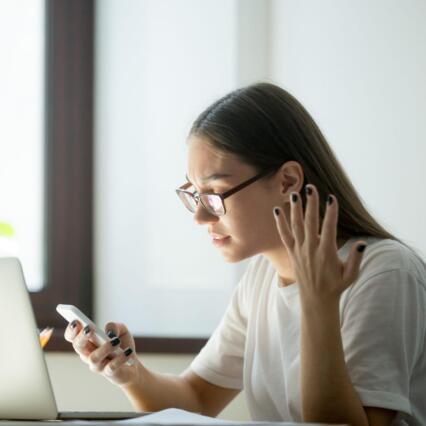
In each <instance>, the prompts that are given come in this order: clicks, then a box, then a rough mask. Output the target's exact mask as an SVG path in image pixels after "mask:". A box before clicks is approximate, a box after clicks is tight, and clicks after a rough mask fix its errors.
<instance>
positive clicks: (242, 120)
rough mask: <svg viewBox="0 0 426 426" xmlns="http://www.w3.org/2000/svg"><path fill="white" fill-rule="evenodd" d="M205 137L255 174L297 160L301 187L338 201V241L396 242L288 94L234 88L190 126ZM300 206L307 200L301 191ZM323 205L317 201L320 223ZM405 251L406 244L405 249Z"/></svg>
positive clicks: (268, 88)
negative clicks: (313, 188) (358, 238)
mask: <svg viewBox="0 0 426 426" xmlns="http://www.w3.org/2000/svg"><path fill="white" fill-rule="evenodd" d="M192 134H193V135H197V136H201V137H204V138H205V139H207V140H208V141H209V143H212V144H213V145H214V146H215V147H216V148H218V149H220V150H222V151H225V152H231V153H233V154H237V155H238V156H239V157H240V158H241V160H242V161H244V162H246V163H248V164H250V165H252V166H254V167H255V168H256V169H257V170H258V171H259V172H262V171H267V170H271V169H278V168H279V167H280V166H281V165H282V164H283V163H285V162H286V161H291V160H293V161H297V162H298V163H299V164H300V165H301V166H302V168H303V171H304V174H305V175H304V184H303V186H305V185H306V184H307V183H311V184H313V185H315V186H316V188H317V189H318V192H319V196H320V200H325V197H326V196H327V195H328V194H333V195H335V196H336V197H337V199H338V201H339V221H338V226H337V237H338V238H342V239H348V238H351V237H356V236H372V237H377V238H387V239H392V240H396V241H399V242H400V243H401V244H404V245H405V246H407V245H406V244H405V243H404V242H402V241H400V240H399V239H398V238H396V237H395V236H394V235H392V234H391V233H390V232H388V231H386V230H385V229H384V228H383V227H382V226H381V225H380V224H379V223H378V222H377V221H376V220H375V219H374V218H373V217H372V216H371V214H370V213H369V212H368V211H367V209H366V208H365V207H364V205H363V203H362V201H361V198H360V196H359V195H358V193H357V191H356V189H355V188H354V186H353V185H352V183H351V181H350V180H349V178H348V176H347V175H346V173H345V171H344V170H343V168H342V166H341V165H340V163H339V162H338V160H337V158H336V156H335V154H334V152H333V150H332V149H331V147H330V146H329V144H328V143H327V141H326V139H325V137H324V135H323V134H322V133H321V130H320V129H319V128H318V126H317V124H316V123H315V121H314V120H313V118H312V117H311V116H310V114H309V113H308V112H307V111H306V109H305V108H304V107H303V106H302V105H301V104H300V102H299V101H298V100H297V99H296V98H294V97H293V96H292V95H291V94H290V93H288V92H287V91H285V90H284V89H282V88H280V87H278V86H276V85H274V84H270V83H257V84H253V85H250V86H248V87H244V88H242V89H238V90H235V91H233V92H231V93H229V94H228V95H226V96H224V97H222V98H221V99H219V100H218V101H216V102H214V103H213V104H212V105H211V106H209V107H208V108H207V109H206V110H205V111H203V112H202V113H201V114H200V115H199V116H198V118H197V119H196V120H195V122H194V123H193V126H192V128H191V130H190V135H192ZM300 195H301V198H302V201H303V206H304V207H305V205H306V196H305V193H304V191H301V194H300ZM324 212H325V203H324V202H321V203H320V219H321V223H322V219H323V218H324ZM407 247H408V246H407Z"/></svg>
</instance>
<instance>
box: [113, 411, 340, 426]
mask: <svg viewBox="0 0 426 426" xmlns="http://www.w3.org/2000/svg"><path fill="white" fill-rule="evenodd" d="M117 423H118V424H120V425H133V426H136V425H143V426H146V425H153V426H157V425H188V426H189V425H191V426H192V425H194V426H198V425H218V426H225V425H229V426H244V425H249V426H256V425H262V426H266V425H276V426H302V425H305V426H315V425H316V426H318V425H319V424H318V423H293V422H247V421H245V422H243V421H233V420H223V419H216V418H214V417H207V416H202V415H200V414H195V413H191V412H188V411H185V410H179V409H177V408H169V409H167V410H162V411H159V412H157V413H153V414H148V415H147V416H143V417H139V418H133V419H128V420H120V421H119V422H115V424H117ZM323 426H326V425H324V424H323ZM333 426H336V425H333Z"/></svg>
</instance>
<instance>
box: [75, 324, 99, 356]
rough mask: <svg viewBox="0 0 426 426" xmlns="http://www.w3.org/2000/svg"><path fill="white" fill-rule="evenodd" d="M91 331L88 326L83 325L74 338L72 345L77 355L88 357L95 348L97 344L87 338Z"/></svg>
mask: <svg viewBox="0 0 426 426" xmlns="http://www.w3.org/2000/svg"><path fill="white" fill-rule="evenodd" d="M91 333H92V331H91V330H90V328H87V327H85V328H84V329H83V330H81V331H80V333H78V334H77V336H76V337H75V338H74V340H73V342H72V345H73V348H74V350H75V351H76V352H77V353H78V354H79V355H84V356H86V357H88V356H89V355H90V354H91V353H92V352H93V351H94V350H95V349H96V348H97V346H96V345H95V344H94V343H93V342H91V341H90V340H89V339H90V337H91Z"/></svg>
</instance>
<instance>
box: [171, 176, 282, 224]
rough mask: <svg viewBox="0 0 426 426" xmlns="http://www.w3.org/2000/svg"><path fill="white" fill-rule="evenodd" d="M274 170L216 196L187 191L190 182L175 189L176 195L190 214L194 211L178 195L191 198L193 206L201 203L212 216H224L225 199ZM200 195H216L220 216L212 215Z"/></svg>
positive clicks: (214, 193) (190, 184) (212, 193)
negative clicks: (220, 208)
mask: <svg viewBox="0 0 426 426" xmlns="http://www.w3.org/2000/svg"><path fill="white" fill-rule="evenodd" d="M275 170H276V169H268V170H265V171H263V172H261V173H259V174H257V175H256V176H253V177H251V178H250V179H247V180H245V181H244V182H242V183H240V184H239V185H237V186H235V187H234V188H231V189H229V190H228V191H226V192H223V193H221V194H218V193H216V192H200V193H197V191H195V192H191V191H187V188H189V187H190V186H192V183H191V182H187V183H185V184H183V185H182V186H180V187H179V188H178V189H176V194H177V195H178V197H179V198H180V199H181V201H182V202H183V204H184V206H185V207H186V208H187V209H188V210H189V211H190V212H191V213H195V211H192V210H190V209H189V208H188V206H187V205H186V204H185V202H184V201H183V199H182V198H181V196H180V194H181V193H184V194H187V195H189V196H190V197H192V198H193V200H194V201H195V204H196V205H198V203H201V205H202V206H203V207H204V208H205V209H206V210H207V211H208V212H209V213H210V214H212V215H213V216H217V217H220V216H224V215H225V214H226V207H225V199H226V198H228V197H230V196H231V195H234V194H235V193H237V192H239V191H241V190H242V189H244V188H246V187H247V186H249V185H251V184H252V183H254V182H256V181H258V180H259V179H261V178H263V177H265V176H267V175H270V174H271V173H273V172H274V171H275ZM202 195H216V196H218V197H219V198H220V200H221V201H222V207H223V213H222V214H217V213H213V212H212V211H211V208H210V207H208V206H206V205H205V204H204V203H203V201H202V199H201V196H202Z"/></svg>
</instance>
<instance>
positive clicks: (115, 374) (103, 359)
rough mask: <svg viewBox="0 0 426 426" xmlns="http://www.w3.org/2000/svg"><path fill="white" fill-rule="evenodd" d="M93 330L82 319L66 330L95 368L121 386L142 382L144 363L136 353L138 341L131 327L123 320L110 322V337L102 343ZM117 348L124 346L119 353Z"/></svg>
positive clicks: (71, 324) (77, 349) (87, 362)
mask: <svg viewBox="0 0 426 426" xmlns="http://www.w3.org/2000/svg"><path fill="white" fill-rule="evenodd" d="M93 331H94V330H93V328H92V327H91V326H90V325H88V326H86V327H84V328H83V326H82V324H81V323H80V322H79V321H78V320H74V321H72V322H71V323H69V324H68V327H67V328H66V330H65V339H66V340H68V341H69V342H71V343H72V345H73V348H74V350H75V351H76V352H77V354H78V355H79V356H80V358H81V360H82V361H83V362H84V363H86V364H87V365H88V366H89V368H90V370H91V371H93V372H95V373H100V374H102V375H103V376H105V377H106V378H107V379H108V380H109V381H110V382H112V383H114V384H116V385H119V386H129V385H135V384H137V383H140V380H139V379H140V378H139V375H140V372H141V368H140V367H141V363H140V361H139V360H138V358H137V356H136V354H135V341H134V339H133V336H132V335H131V334H130V332H129V330H128V329H127V327H126V326H125V325H124V324H120V323H114V322H110V323H108V324H107V325H106V326H105V332H106V334H107V336H108V338H109V339H110V340H109V341H107V342H105V343H103V344H101V345H99V346H98V345H97V339H96V336H95V335H94V332H93ZM117 347H121V348H122V349H123V351H122V352H121V351H120V353H119V354H117V352H116V349H117ZM129 361H130V362H129ZM129 364H130V365H129Z"/></svg>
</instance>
